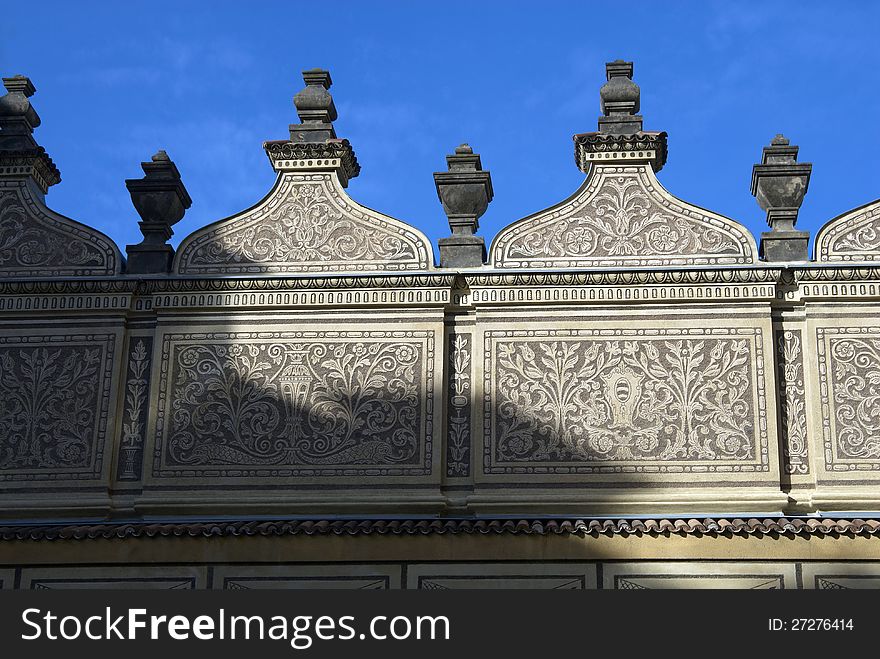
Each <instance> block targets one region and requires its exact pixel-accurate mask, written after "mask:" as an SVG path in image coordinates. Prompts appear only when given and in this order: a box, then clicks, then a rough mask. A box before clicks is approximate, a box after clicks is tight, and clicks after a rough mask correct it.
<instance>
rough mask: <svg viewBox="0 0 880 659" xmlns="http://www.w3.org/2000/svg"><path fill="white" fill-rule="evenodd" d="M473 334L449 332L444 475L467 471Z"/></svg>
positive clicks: (454, 474) (468, 468)
mask: <svg viewBox="0 0 880 659" xmlns="http://www.w3.org/2000/svg"><path fill="white" fill-rule="evenodd" d="M472 344H473V337H472V336H471V335H470V334H450V335H449V353H448V355H449V366H448V382H447V386H448V387H449V388H448V391H447V414H448V418H447V432H446V475H447V476H450V477H457V476H469V475H470V473H471V401H472V392H471V389H472V384H471V378H472V375H471V373H472V363H471V362H472V357H471V347H472Z"/></svg>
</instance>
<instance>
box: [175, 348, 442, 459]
mask: <svg viewBox="0 0 880 659" xmlns="http://www.w3.org/2000/svg"><path fill="white" fill-rule="evenodd" d="M422 334H425V333H422ZM167 358H168V359H169V360H170V362H171V363H170V375H169V376H168V379H169V382H168V383H167V384H168V385H170V390H167V391H165V392H164V393H163V394H162V395H164V396H166V397H167V400H168V403H167V409H168V418H167V421H165V422H164V423H166V424H167V437H166V439H165V440H164V441H165V446H166V448H167V456H166V458H165V464H166V466H168V467H174V466H184V465H193V466H208V465H264V466H268V465H275V466H281V467H294V466H295V467H303V466H309V467H321V466H326V467H328V469H329V468H331V467H335V466H340V465H343V466H344V465H366V466H374V465H382V466H387V467H395V466H398V467H409V468H414V467H418V466H419V464H420V462H419V461H420V459H421V452H420V447H421V446H422V441H421V440H422V438H423V436H424V434H425V428H426V421H427V418H426V417H427V416H428V413H427V412H426V409H425V404H424V403H425V397H426V396H425V392H424V389H423V387H424V380H423V379H422V378H423V377H424V374H423V369H424V367H425V344H424V343H422V342H420V341H407V340H383V339H380V338H370V337H364V338H360V339H358V338H355V339H352V340H344V341H332V340H330V341H325V340H315V339H304V340H301V341H300V340H295V341H294V340H288V339H286V338H284V337H283V336H281V335H280V334H279V335H278V336H277V338H275V339H274V340H271V339H269V340H263V339H261V340H235V341H228V340H227V341H222V342H220V341H216V342H215V341H210V342H208V341H199V342H192V341H182V342H179V343H175V344H174V345H173V348H172V349H170V351H169V356H168V357H167ZM163 387H165V384H163ZM160 431H161V429H160ZM331 471H332V469H331Z"/></svg>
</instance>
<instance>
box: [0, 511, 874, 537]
mask: <svg viewBox="0 0 880 659" xmlns="http://www.w3.org/2000/svg"><path fill="white" fill-rule="evenodd" d="M445 534H448V535H577V536H587V535H589V536H594V537H596V536H599V535H606V536H613V535H623V536H628V535H635V536H658V535H666V534H676V535H685V536H687V535H695V536H700V535H708V536H734V535H736V536H758V537H760V536H763V535H767V534H772V535H782V536H787V537H793V536H826V535H828V536H837V535H847V536H855V535H858V536H876V535H880V521H878V520H877V519H817V518H788V517H774V518H765V519H758V518H749V519H742V518H703V519H558V520H554V519H478V520H452V519H450V520H442V519H394V520H369V519H366V520H345V519H330V520H328V519H315V520H288V521H285V520H279V521H232V522H189V523H155V522H153V523H151V522H128V523H116V524H109V523H108V524H91V525H88V524H76V525H73V524H72V525H64V524H56V525H41V526H14V525H10V526H0V540H3V541H17V540H18V541H22V540H24V541H64V540H97V539H106V540H110V539H118V540H123V539H127V538H168V537H191V538H216V537H245V536H255V537H261V536H262V537H267V536H269V537H271V536H290V535H304V536H316V535H337V536H342V535H346V536H358V535H399V536H401V535H403V536H407V535H408V536H423V535H445Z"/></svg>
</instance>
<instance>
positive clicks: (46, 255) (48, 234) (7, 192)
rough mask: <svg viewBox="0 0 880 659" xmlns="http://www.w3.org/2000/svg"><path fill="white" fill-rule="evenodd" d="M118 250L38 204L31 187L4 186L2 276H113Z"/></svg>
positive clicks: (0, 188) (0, 197)
mask: <svg viewBox="0 0 880 659" xmlns="http://www.w3.org/2000/svg"><path fill="white" fill-rule="evenodd" d="M118 270H119V257H118V250H117V248H116V246H115V245H114V244H113V243H112V242H111V241H110V240H109V239H108V238H107V237H106V236H104V235H103V234H101V233H99V232H98V231H95V230H94V229H91V228H90V227H87V226H84V225H81V224H79V223H78V222H74V221H73V220H70V219H68V218H66V217H63V216H61V215H58V214H57V213H54V212H52V211H50V210H49V209H47V208H46V207H45V206H43V205H42V204H40V203H38V202H37V201H36V200H35V199H34V198H33V196H32V194H31V193H30V192H29V191H28V188H27V186H25V185H23V184H20V183H17V182H13V181H4V182H0V276H10V277H15V276H25V277H27V276H31V277H54V276H59V275H113V274H116V273H117V272H118Z"/></svg>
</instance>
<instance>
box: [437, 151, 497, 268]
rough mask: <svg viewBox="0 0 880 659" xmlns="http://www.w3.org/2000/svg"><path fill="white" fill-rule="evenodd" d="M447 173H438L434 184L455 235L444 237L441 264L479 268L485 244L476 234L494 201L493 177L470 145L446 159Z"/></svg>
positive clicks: (449, 266) (484, 256)
mask: <svg viewBox="0 0 880 659" xmlns="http://www.w3.org/2000/svg"><path fill="white" fill-rule="evenodd" d="M446 164H447V168H448V171H445V172H435V173H434V184H435V185H436V186H437V196H438V197H439V198H440V203H441V204H443V211H444V212H445V213H446V216H447V217H448V218H449V228H450V229H451V230H452V235H451V236H449V237H448V238H441V239H440V241H439V246H440V265H441V266H442V267H446V268H459V267H463V268H466V267H475V266H480V265H482V264H483V262H484V261H485V260H486V243H485V241H484V240H483V237H482V236H477V235H475V234H476V232H477V229H478V228H479V226H480V225H479V218H480V217H481V216H482V215H483V213H485V212H486V209H487V208H488V207H489V202H490V201H492V196H493V194H494V193H493V191H492V176H491V175H490V173H489V172H488V171H484V170H483V166H482V163H481V161H480V156H479V154H476V153H474V150H473V149H472V148H471V147H470V146H469V145H468V144H462V145H461V146H458V147H456V149H455V153H454V154H452V155H449V156H446Z"/></svg>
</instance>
